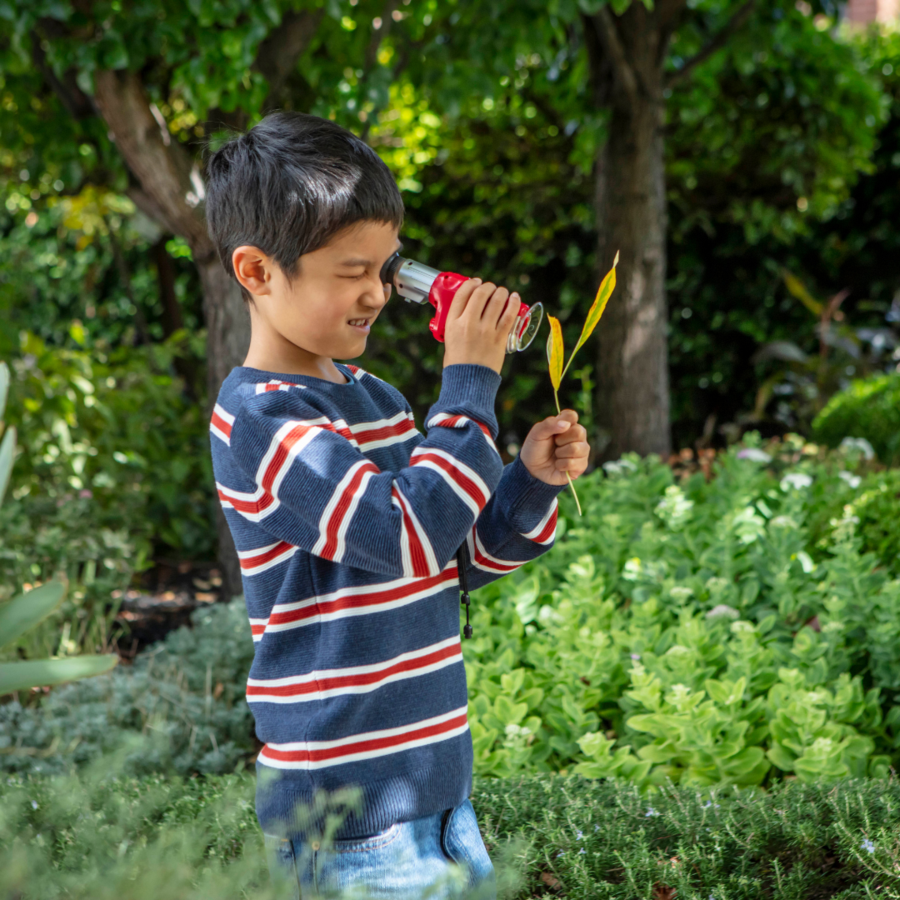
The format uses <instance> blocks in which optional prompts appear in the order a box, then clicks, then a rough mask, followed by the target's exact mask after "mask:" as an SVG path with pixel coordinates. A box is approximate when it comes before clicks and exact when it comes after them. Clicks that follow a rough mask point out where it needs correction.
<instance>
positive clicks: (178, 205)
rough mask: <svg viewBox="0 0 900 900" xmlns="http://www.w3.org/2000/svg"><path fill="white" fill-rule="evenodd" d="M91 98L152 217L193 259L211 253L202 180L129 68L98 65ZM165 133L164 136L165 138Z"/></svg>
mask: <svg viewBox="0 0 900 900" xmlns="http://www.w3.org/2000/svg"><path fill="white" fill-rule="evenodd" d="M94 102H95V103H96V104H97V109H98V110H99V111H100V115H102V116H103V119H104V121H105V122H106V124H107V127H108V128H109V130H110V132H111V133H112V136H113V138H114V140H115V143H116V146H117V147H118V149H119V152H120V153H121V154H122V158H123V159H124V160H125V163H126V165H127V166H128V168H129V169H130V170H131V172H132V174H133V175H134V177H135V178H136V179H137V182H138V184H139V185H140V186H141V190H142V192H143V193H144V194H146V195H147V198H149V201H150V203H143V204H140V205H141V208H142V209H145V210H148V209H153V210H155V212H156V215H155V216H154V218H155V219H156V220H157V221H158V222H159V223H160V224H161V225H163V226H164V227H165V228H167V229H168V230H169V231H172V232H174V233H175V234H178V235H181V236H182V237H183V238H184V239H185V240H186V241H187V242H188V245H189V246H190V247H191V250H192V251H193V254H194V259H195V260H196V261H197V262H202V261H203V260H204V259H205V258H207V257H210V256H212V255H213V254H214V253H215V249H214V248H213V245H212V242H211V241H210V239H209V235H208V234H207V231H206V223H205V222H204V220H203V216H202V215H201V213H200V208H199V203H200V200H201V199H202V191H203V186H202V182H201V181H200V175H199V172H198V171H197V168H196V166H195V165H194V163H193V160H192V159H191V157H190V155H189V154H188V152H187V150H185V149H184V147H182V146H181V145H180V144H179V143H178V141H176V140H172V139H171V137H169V135H168V133H166V134H165V135H164V134H163V132H162V130H161V128H160V124H159V122H158V121H157V120H156V118H155V117H154V115H153V112H152V110H151V109H150V103H149V101H148V100H147V95H146V94H145V93H144V90H143V88H142V87H141V83H140V81H139V80H138V78H137V76H136V75H134V74H133V73H131V72H118V71H116V72H113V71H110V70H104V69H101V70H98V71H97V72H96V73H95V74H94ZM166 138H168V140H166Z"/></svg>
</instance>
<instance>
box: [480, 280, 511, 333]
mask: <svg viewBox="0 0 900 900" xmlns="http://www.w3.org/2000/svg"><path fill="white" fill-rule="evenodd" d="M508 305H509V291H508V290H507V289H506V288H505V287H498V288H497V289H496V290H495V291H494V293H493V294H491V296H490V299H489V300H488V302H487V303H486V304H485V305H484V314H483V315H484V320H485V322H488V323H490V324H492V325H493V326H494V327H495V328H497V327H499V325H500V320H501V319H502V318H503V313H504V312H505V311H506V308H507V306H508Z"/></svg>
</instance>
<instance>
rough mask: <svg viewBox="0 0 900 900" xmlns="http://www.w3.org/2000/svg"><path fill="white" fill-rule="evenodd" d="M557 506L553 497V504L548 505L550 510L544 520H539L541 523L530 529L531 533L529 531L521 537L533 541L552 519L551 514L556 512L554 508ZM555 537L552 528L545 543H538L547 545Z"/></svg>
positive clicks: (554, 531) (554, 530)
mask: <svg viewBox="0 0 900 900" xmlns="http://www.w3.org/2000/svg"><path fill="white" fill-rule="evenodd" d="M558 505H559V504H558V502H557V500H556V498H555V497H554V499H553V503H552V504H550V509H549V511H548V512H547V515H546V516H544V518H543V519H541V521H540V522H538V524H537V525H536V526H535V527H534V528H532V529H531V531H529V532H528V533H527V534H523V535H522V537H525V538H528V540H530V541H533V540H534V539H535V538H536V537H537V536H538V535H539V534H540V533H541V532H542V531H543V530H544V529H545V528H546V527H547V523H548V522H549V521H550V519H551V518H552V517H553V513H555V512H556V507H557V506H558ZM555 537H556V529H555V528H554V529H553V534H551V535H550V537H549V538H548V539H547V540H546V541H539V542H538V543H541V544H549V543H551V542H552V541H553V539H554V538H555Z"/></svg>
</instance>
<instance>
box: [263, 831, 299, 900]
mask: <svg viewBox="0 0 900 900" xmlns="http://www.w3.org/2000/svg"><path fill="white" fill-rule="evenodd" d="M263 842H264V844H265V848H266V862H267V863H268V866H269V876H270V877H271V879H272V883H273V884H274V885H275V889H276V891H277V892H278V897H279V898H283V900H300V873H299V872H298V871H297V859H296V856H295V855H294V845H293V843H292V842H291V840H290V839H289V838H283V837H279V836H278V835H274V834H265V833H263Z"/></svg>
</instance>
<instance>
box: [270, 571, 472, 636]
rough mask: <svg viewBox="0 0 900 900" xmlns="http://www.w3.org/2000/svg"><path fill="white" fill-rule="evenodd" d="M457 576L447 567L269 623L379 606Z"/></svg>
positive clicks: (282, 614) (290, 612)
mask: <svg viewBox="0 0 900 900" xmlns="http://www.w3.org/2000/svg"><path fill="white" fill-rule="evenodd" d="M456 578H457V574H456V569H447V570H446V571H444V572H440V573H439V574H437V575H432V576H430V577H429V578H423V579H421V580H419V581H414V582H412V583H410V584H404V585H402V586H401V587H396V588H393V589H392V590H389V591H377V592H376V591H373V592H371V593H368V594H356V595H353V594H351V595H349V596H345V597H335V598H334V600H329V601H328V602H327V603H315V604H311V605H310V606H304V607H301V608H300V609H292V610H288V611H287V612H280V613H272V615H271V616H270V617H269V624H271V625H287V624H289V623H291V622H301V621H302V620H303V619H311V618H312V617H313V616H317V615H319V614H320V613H321V614H322V615H325V614H327V613H333V612H339V611H341V610H348V609H359V608H360V607H364V606H378V605H381V604H382V603H391V602H392V601H394V600H402V599H404V598H406V597H409V596H410V595H411V594H417V593H418V592H419V591H425V590H428V589H429V588H432V587H437V586H439V585H442V584H443V583H444V582H450V581H455V580H456ZM257 627H261V628H262V629H263V630H265V626H257ZM260 633H261V632H260Z"/></svg>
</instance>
